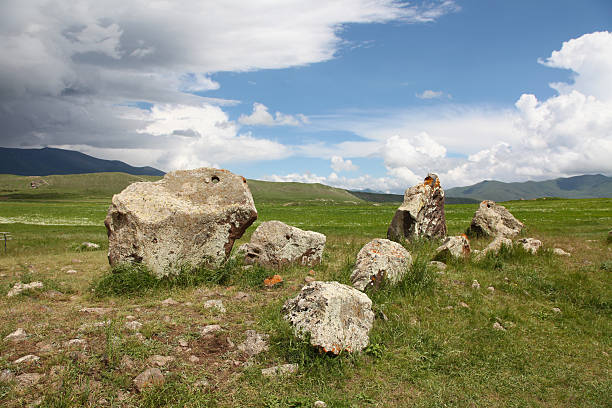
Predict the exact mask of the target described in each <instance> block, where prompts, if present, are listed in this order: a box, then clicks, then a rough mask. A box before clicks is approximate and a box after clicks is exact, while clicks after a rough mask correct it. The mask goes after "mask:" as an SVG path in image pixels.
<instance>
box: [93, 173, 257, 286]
mask: <svg viewBox="0 0 612 408" xmlns="http://www.w3.org/2000/svg"><path fill="white" fill-rule="evenodd" d="M255 219H257V210H256V209H255V204H254V202H253V197H252V195H251V191H250V190H249V187H248V185H247V182H246V179H245V178H244V177H241V176H237V175H235V174H233V173H230V172H229V171H227V170H219V169H213V168H200V169H196V170H178V171H173V172H171V173H168V174H166V175H165V176H164V178H163V179H162V180H160V181H156V182H138V183H133V184H131V185H129V186H128V187H127V188H125V189H124V190H123V191H122V192H121V193H119V194H115V195H114V196H113V200H112V204H111V206H110V208H109V210H108V215H107V216H106V219H105V221H104V224H105V225H106V229H107V232H108V244H109V250H108V259H109V262H110V264H111V265H116V264H119V263H122V262H128V261H129V262H142V263H144V264H146V265H147V266H148V267H149V268H150V269H151V271H153V273H154V274H155V275H156V276H158V277H161V276H165V275H168V274H169V273H172V272H179V271H180V270H181V266H183V265H192V266H196V265H200V264H209V265H212V266H218V265H220V264H221V263H222V262H223V261H224V260H225V259H226V258H227V256H229V254H230V252H231V250H232V246H233V245H234V241H235V240H236V239H238V238H240V237H241V236H242V234H243V233H244V231H245V230H246V229H247V228H248V227H249V226H250V225H251V224H252V223H253V222H254V221H255Z"/></svg>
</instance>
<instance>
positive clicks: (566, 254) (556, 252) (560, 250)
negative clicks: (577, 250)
mask: <svg viewBox="0 0 612 408" xmlns="http://www.w3.org/2000/svg"><path fill="white" fill-rule="evenodd" d="M553 254H555V255H559V256H572V254H570V253H569V252H566V251H564V250H562V249H561V248H555V249H553Z"/></svg>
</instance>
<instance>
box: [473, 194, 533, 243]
mask: <svg viewBox="0 0 612 408" xmlns="http://www.w3.org/2000/svg"><path fill="white" fill-rule="evenodd" d="M523 226H524V225H523V223H522V222H520V221H519V220H517V219H516V218H514V216H513V215H512V214H510V211H508V210H507V209H506V207H504V206H502V205H499V204H495V201H490V200H485V201H483V202H481V203H480V207H478V210H476V213H474V218H472V223H471V224H470V228H469V229H468V234H469V235H470V236H493V237H495V236H498V235H501V236H505V237H512V236H514V235H516V234H518V233H519V232H521V230H522V229H523Z"/></svg>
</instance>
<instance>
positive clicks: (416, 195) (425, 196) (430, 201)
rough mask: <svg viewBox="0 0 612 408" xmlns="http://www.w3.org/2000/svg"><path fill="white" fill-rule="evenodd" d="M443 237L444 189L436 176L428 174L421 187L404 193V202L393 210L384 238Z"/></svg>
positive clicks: (444, 233)
mask: <svg viewBox="0 0 612 408" xmlns="http://www.w3.org/2000/svg"><path fill="white" fill-rule="evenodd" d="M444 236H446V216H445V213H444V190H443V189H442V187H441V186H440V179H439V178H438V176H437V175H436V174H429V175H428V176H427V177H426V178H425V180H424V181H423V183H422V184H417V185H416V186H413V187H410V188H409V189H407V190H406V192H405V193H404V202H403V203H402V205H401V206H400V207H399V208H398V209H397V211H396V212H395V215H394V216H393V220H391V225H389V229H388V230H387V238H388V239H390V240H393V241H400V240H402V239H407V240H412V239H414V238H416V237H427V238H434V237H437V238H443V237H444Z"/></svg>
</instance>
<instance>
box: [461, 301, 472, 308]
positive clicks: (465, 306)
mask: <svg viewBox="0 0 612 408" xmlns="http://www.w3.org/2000/svg"><path fill="white" fill-rule="evenodd" d="M459 306H461V307H464V308H466V309H469V308H470V306H469V305H468V304H467V303H465V302H459Z"/></svg>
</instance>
